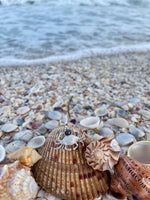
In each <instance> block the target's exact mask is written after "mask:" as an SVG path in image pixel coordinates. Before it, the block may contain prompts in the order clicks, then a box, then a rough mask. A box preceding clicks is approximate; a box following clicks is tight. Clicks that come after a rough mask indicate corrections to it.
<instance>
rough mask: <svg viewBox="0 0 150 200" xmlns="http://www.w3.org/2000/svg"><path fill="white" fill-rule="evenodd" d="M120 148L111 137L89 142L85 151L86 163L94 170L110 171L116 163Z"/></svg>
mask: <svg viewBox="0 0 150 200" xmlns="http://www.w3.org/2000/svg"><path fill="white" fill-rule="evenodd" d="M119 155H120V147H119V144H118V142H117V140H116V139H115V138H113V137H104V138H102V139H100V140H97V141H94V142H91V143H90V144H89V145H88V146H87V148H86V151H85V158H86V160H87V163H88V164H89V165H90V166H91V167H92V168H93V169H95V170H100V171H105V170H111V169H112V168H113V166H114V165H115V164H116V163H117V162H118V159H119Z"/></svg>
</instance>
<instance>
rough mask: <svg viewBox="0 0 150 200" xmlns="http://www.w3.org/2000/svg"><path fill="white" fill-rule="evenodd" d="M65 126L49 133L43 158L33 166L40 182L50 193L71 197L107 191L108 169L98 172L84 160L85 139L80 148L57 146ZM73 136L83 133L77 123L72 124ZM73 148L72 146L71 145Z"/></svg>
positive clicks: (94, 195)
mask: <svg viewBox="0 0 150 200" xmlns="http://www.w3.org/2000/svg"><path fill="white" fill-rule="evenodd" d="M64 129H65V127H64V126H60V127H58V128H56V129H54V130H53V131H52V132H51V133H50V134H49V136H48V138H47V140H46V142H45V144H44V146H43V147H42V148H41V149H40V150H39V153H40V154H41V156H42V159H41V160H39V161H38V162H37V163H36V164H35V165H34V166H33V175H34V177H35V180H36V181H37V183H38V184H39V185H40V186H41V187H42V188H43V189H45V190H46V191H47V192H49V193H51V194H53V195H55V196H57V197H60V198H63V199H68V200H70V199H71V200H74V199H76V200H77V199H79V200H88V199H94V198H97V197H99V196H100V195H101V194H104V193H106V191H107V189H108V187H109V178H108V175H107V173H106V172H99V171H94V170H93V169H92V168H91V167H90V166H88V165H87V163H86V160H85V159H84V152H85V148H86V146H87V144H88V142H86V140H85V141H84V146H83V145H82V143H80V142H79V143H78V148H77V149H76V150H73V146H71V148H72V149H71V151H67V150H64V149H63V148H59V149H56V147H57V145H56V143H55V142H56V140H57V138H58V136H59V134H60V133H61V132H63V131H64ZM69 129H70V130H71V131H72V135H75V136H77V135H78V133H80V136H81V137H82V135H83V132H82V131H81V130H80V129H79V128H77V127H76V126H74V125H69ZM69 148H70V147H69Z"/></svg>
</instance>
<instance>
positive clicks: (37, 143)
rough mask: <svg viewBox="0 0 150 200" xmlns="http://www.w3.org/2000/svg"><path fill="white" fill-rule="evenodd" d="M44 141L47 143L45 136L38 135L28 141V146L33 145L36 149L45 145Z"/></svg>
mask: <svg viewBox="0 0 150 200" xmlns="http://www.w3.org/2000/svg"><path fill="white" fill-rule="evenodd" d="M44 143H45V137H44V136H36V137H34V138H32V139H31V140H30V141H29V142H28V144H27V146H32V147H33V148H34V149H37V148H40V147H41V146H43V144H44Z"/></svg>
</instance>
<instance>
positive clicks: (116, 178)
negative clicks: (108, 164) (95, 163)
mask: <svg viewBox="0 0 150 200" xmlns="http://www.w3.org/2000/svg"><path fill="white" fill-rule="evenodd" d="M111 190H113V191H115V192H118V193H121V194H123V195H126V196H131V195H135V196H137V197H138V198H139V199H140V200H148V199H150V171H149V170H148V169H147V168H146V167H145V166H143V165H142V164H140V163H139V162H138V161H136V160H134V159H132V158H129V157H127V156H123V157H121V158H120V159H119V162H118V163H117V165H116V166H115V169H114V175H113V177H112V181H111Z"/></svg>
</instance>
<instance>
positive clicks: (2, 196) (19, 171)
mask: <svg viewBox="0 0 150 200" xmlns="http://www.w3.org/2000/svg"><path fill="white" fill-rule="evenodd" d="M37 191H38V186H37V184H36V182H35V181H34V178H33V177H32V176H31V173H30V168H28V167H25V166H23V165H22V164H20V163H19V161H16V162H15V163H12V164H8V165H1V166H0V200H29V199H32V198H35V196H36V194H37Z"/></svg>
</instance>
